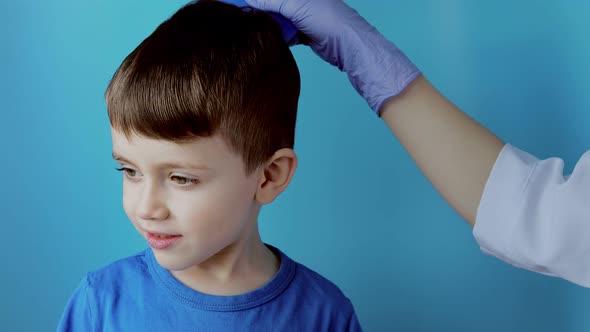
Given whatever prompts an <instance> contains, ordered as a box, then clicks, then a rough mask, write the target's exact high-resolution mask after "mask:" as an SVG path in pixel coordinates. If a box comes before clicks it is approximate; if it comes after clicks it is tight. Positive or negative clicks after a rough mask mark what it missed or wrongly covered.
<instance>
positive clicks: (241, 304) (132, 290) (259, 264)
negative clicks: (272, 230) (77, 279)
mask: <svg viewBox="0 0 590 332" xmlns="http://www.w3.org/2000/svg"><path fill="white" fill-rule="evenodd" d="M299 83H300V82H299V72H298V69H297V66H296V63H295V61H294V59H293V56H292V54H291V53H290V51H289V48H288V46H287V44H286V43H285V42H284V41H283V39H282V36H281V30H280V28H279V26H278V24H277V23H276V22H275V21H273V19H272V18H271V17H270V16H269V15H268V14H266V13H262V12H254V11H250V10H242V9H240V8H238V7H235V6H232V5H228V4H224V3H219V2H216V1H205V0H203V1H198V2H193V3H190V4H188V5H187V6H185V7H183V8H182V9H180V10H179V11H178V12H177V13H176V14H175V15H173V16H172V17H171V18H170V19H169V20H167V21H165V22H164V23H162V24H161V25H160V26H159V27H158V28H157V29H156V30H155V31H154V32H153V33H152V34H151V35H150V36H149V37H148V38H147V39H145V40H144V41H143V42H142V43H141V44H140V45H139V46H138V47H137V48H136V49H135V50H134V51H133V52H132V53H131V54H130V55H129V56H128V57H127V58H126V59H125V60H124V61H123V63H122V64H121V66H120V67H119V69H118V70H117V72H116V73H115V75H114V77H113V79H112V81H111V83H110V85H109V87H108V89H107V92H106V101H107V109H108V114H109V119H110V123H111V130H112V141H113V157H114V159H115V160H116V161H117V162H119V163H120V164H121V168H120V169H119V170H120V171H122V172H123V206H124V209H125V212H126V213H127V215H128V217H129V219H130V220H131V222H132V223H133V225H134V226H135V228H136V229H137V231H138V232H139V233H140V234H141V235H142V236H144V237H145V238H146V240H147V242H148V244H149V246H150V247H151V248H150V249H147V250H145V251H143V252H141V253H139V254H137V255H135V256H132V257H129V258H126V259H123V260H120V261H117V262H115V263H112V264H111V265H108V266H107V267H105V268H103V269H100V270H98V271H95V272H92V273H89V274H88V275H87V276H86V278H85V279H84V280H83V281H82V282H81V284H80V286H79V287H78V289H77V290H76V291H75V293H74V294H73V296H72V298H71V299H70V301H69V303H68V305H67V307H66V309H65V312H64V314H63V317H62V320H61V322H60V324H59V327H58V330H59V331H298V332H299V331H360V330H361V327H360V325H359V322H358V320H357V317H356V315H355V312H354V309H353V306H352V305H351V303H350V301H349V300H348V299H347V298H346V297H345V296H344V295H343V294H342V292H341V291H340V290H339V289H338V288H337V287H336V286H335V285H334V284H332V283H331V282H330V281H328V280H326V279H325V278H323V277H321V276H320V275H318V274H317V273H315V272H313V271H311V270H309V269H308V268H306V267H304V266H303V265H300V264H298V263H296V262H294V261H293V260H291V259H290V258H289V257H287V256H286V255H285V254H284V253H282V252H281V251H280V250H279V249H277V248H274V247H272V246H269V245H265V244H264V243H263V242H262V240H261V239H260V235H259V232H258V227H257V217H258V213H259V211H260V208H261V206H262V205H264V204H268V203H270V202H272V201H273V200H274V199H275V198H276V197H277V196H278V195H279V194H280V193H281V192H282V191H283V190H284V189H285V188H286V187H287V186H288V184H289V181H290V180H291V178H292V176H293V173H294V171H295V168H296V165H297V158H296V155H295V153H294V152H293V150H292V148H293V140H294V129H295V119H296V111H297V102H298V98H299Z"/></svg>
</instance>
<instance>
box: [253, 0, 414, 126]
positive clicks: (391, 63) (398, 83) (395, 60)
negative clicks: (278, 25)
mask: <svg viewBox="0 0 590 332" xmlns="http://www.w3.org/2000/svg"><path fill="white" fill-rule="evenodd" d="M245 1H246V2H247V3H248V4H249V5H250V6H252V7H254V8H257V9H260V10H265V11H269V12H276V13H279V14H281V15H283V16H284V17H286V18H288V19H289V20H291V22H293V24H294V25H295V27H297V29H299V31H301V32H302V33H303V34H305V35H306V36H307V37H308V38H309V39H310V40H309V45H310V46H311V48H312V50H313V51H314V52H315V53H316V54H318V55H319V56H320V57H321V58H322V59H324V60H326V61H327V62H329V63H331V64H332V65H334V66H337V67H338V68H339V69H340V70H342V71H344V72H345V73H347V74H348V78H349V79H350V82H351V83H352V85H353V86H354V88H355V89H356V90H357V91H358V92H359V93H360V94H361V96H363V98H365V100H366V101H367V102H368V103H369V106H371V108H372V109H373V111H375V113H377V114H378V115H379V111H380V108H381V105H382V104H383V102H384V101H385V100H386V99H387V98H389V97H392V96H395V95H397V94H399V93H400V92H401V91H402V90H403V89H404V88H405V87H406V86H407V85H408V84H409V83H410V82H412V81H413V80H414V79H415V78H416V77H418V76H419V75H420V74H421V72H420V70H419V69H418V68H417V67H416V66H415V65H414V64H413V63H412V62H411V61H410V60H409V59H408V58H407V57H406V56H405V54H404V53H403V52H402V51H401V50H400V49H398V48H397V47H396V46H395V45H394V44H393V43H392V42H390V41H388V40H387V39H385V37H383V35H382V34H381V33H379V31H377V29H375V28H374V27H373V26H371V25H370V24H369V23H368V22H367V21H366V20H365V19H364V18H362V17H361V16H360V15H359V14H358V13H357V12H356V11H355V10H354V9H352V8H350V7H349V6H348V5H346V4H345V3H344V2H343V1H342V0H245Z"/></svg>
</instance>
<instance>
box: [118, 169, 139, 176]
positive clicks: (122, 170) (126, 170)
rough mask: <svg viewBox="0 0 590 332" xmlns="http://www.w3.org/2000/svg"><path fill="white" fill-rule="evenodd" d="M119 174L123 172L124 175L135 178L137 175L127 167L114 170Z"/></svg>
mask: <svg viewBox="0 0 590 332" xmlns="http://www.w3.org/2000/svg"><path fill="white" fill-rule="evenodd" d="M116 170H117V171H119V172H124V173H125V175H127V176H129V177H135V176H136V175H137V171H136V170H133V169H131V168H127V167H121V168H116Z"/></svg>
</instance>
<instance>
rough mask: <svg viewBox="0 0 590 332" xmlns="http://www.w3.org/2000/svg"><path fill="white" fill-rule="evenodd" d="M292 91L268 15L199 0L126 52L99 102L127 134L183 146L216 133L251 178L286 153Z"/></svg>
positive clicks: (291, 69)
mask: <svg viewBox="0 0 590 332" xmlns="http://www.w3.org/2000/svg"><path fill="white" fill-rule="evenodd" d="M299 86H300V79H299V72H298V69H297V65H296V63H295V60H294V59H293V56H292V54H291V52H290V50H289V48H288V46H287V45H286V43H285V42H284V41H283V39H282V34H281V30H280V27H279V25H278V24H277V23H276V22H275V21H274V20H273V19H272V18H271V17H270V15H268V14H266V13H263V12H256V11H251V10H246V9H241V8H238V7H235V6H232V5H228V4H225V3H221V2H217V1H205V0H202V1H197V2H192V3H190V4H188V5H187V6H185V7H184V8H181V9H180V10H179V11H178V12H177V13H176V14H174V15H173V16H172V17H171V18H170V19H169V20H167V21H165V22H164V23H162V24H161V25H160V26H159V27H158V28H157V29H156V31H154V32H153V33H152V34H151V35H150V36H149V37H148V38H146V39H145V40H144V41H143V42H142V43H141V44H140V45H139V46H138V47H137V48H136V49H135V50H134V51H133V52H131V54H129V56H127V58H126V59H125V60H124V61H123V63H122V64H121V66H120V67H119V69H118V70H117V72H116V73H115V75H114V77H113V79H112V81H111V83H110V85H109V87H108V89H107V91H106V101H107V109H108V114H109V118H110V122H111V125H112V127H113V129H115V130H118V131H120V132H122V133H124V134H126V135H129V134H138V135H140V136H144V137H148V138H156V139H165V140H169V141H177V142H183V141H187V140H192V139H194V138H196V137H209V136H213V135H215V134H220V135H221V136H222V137H223V138H224V139H225V141H226V143H227V144H228V146H229V147H230V148H231V149H232V150H233V151H235V152H236V153H238V154H240V155H241V156H242V158H243V159H244V163H245V168H246V173H247V174H250V173H251V172H252V171H253V170H254V169H255V168H257V167H258V166H260V165H261V164H262V163H264V162H265V161H267V160H268V158H270V157H271V156H272V155H273V154H274V153H275V152H276V151H277V150H279V149H281V148H293V144H294V135H295V119H296V114H297V101H298V98H299Z"/></svg>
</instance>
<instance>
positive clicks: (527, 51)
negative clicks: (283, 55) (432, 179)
mask: <svg viewBox="0 0 590 332" xmlns="http://www.w3.org/2000/svg"><path fill="white" fill-rule="evenodd" d="M183 3H184V1H138V0H125V1H117V0H104V1H81V0H76V1H74V0H52V1H40V0H39V1H30V0H19V1H7V0H1V2H0V50H1V51H0V94H1V95H0V96H1V101H2V103H1V104H0V111H1V113H0V114H1V115H2V117H1V119H0V135H1V136H0V151H1V153H2V157H1V158H2V162H1V164H0V167H1V171H0V183H1V186H0V196H1V197H0V198H1V199H0V207H1V210H0V211H1V213H2V215H1V220H2V221H1V228H0V231H1V232H2V236H1V239H0V255H2V257H0V258H1V259H2V263H3V264H2V273H0V291H1V293H0V294H1V295H0V326H1V327H2V328H1V329H2V330H5V331H17V330H18V331H50V330H54V329H55V326H56V324H57V322H58V320H59V317H60V315H61V312H62V309H63V307H64V305H65V303H66V301H67V299H68V297H69V296H70V294H71V292H72V291H73V289H74V288H75V287H76V286H77V284H78V282H79V280H80V279H81V278H82V277H83V275H84V273H86V272H87V271H90V270H94V269H97V268H99V267H101V266H103V265H105V264H107V263H108V262H111V261H113V260H115V259H117V258H121V257H124V256H127V255H130V254H132V253H134V252H136V251H139V250H140V249H142V248H144V247H145V243H144V241H143V240H142V238H141V237H140V236H139V235H137V234H136V232H135V230H134V229H133V228H132V226H131V225H130V223H129V222H128V220H127V218H126V216H125V214H124V212H123V209H122V204H121V184H120V174H118V173H116V172H115V171H114V169H113V168H114V166H115V164H114V162H113V161H112V160H111V157H110V153H111V145H110V144H111V143H110V136H109V126H108V119H107V116H106V111H105V105H104V101H103V92H104V89H105V88H106V85H107V83H108V81H109V79H110V77H111V75H112V74H113V72H114V71H115V69H116V68H117V66H118V65H119V63H120V62H121V60H122V59H123V58H124V57H125V56H126V55H127V54H128V53H129V52H130V51H131V50H132V49H133V48H134V47H135V46H136V45H137V44H138V43H139V42H141V41H142V40H143V39H144V38H145V37H146V36H147V35H148V34H150V33H151V32H152V31H153V29H154V28H155V27H156V26H157V25H158V24H159V23H160V22H161V21H163V20H164V19H165V18H167V17H168V16H169V15H170V14H172V13H173V12H174V11H175V10H176V9H178V8H179V7H180V5H181V4H183ZM349 3H350V4H351V5H352V6H353V7H355V8H357V9H358V10H359V12H360V13H361V14H362V15H363V16H365V17H366V18H367V19H368V20H369V21H370V22H372V23H373V24H374V25H375V26H377V27H378V28H379V29H380V30H381V31H382V32H383V33H384V34H385V35H386V36H387V37H388V38H390V39H392V40H393V41H395V42H396V44H397V45H398V46H399V47H400V48H402V49H403V50H404V51H405V52H406V53H407V54H408V56H409V57H410V58H411V59H412V60H413V61H414V62H415V63H416V64H417V65H418V66H419V67H420V68H421V69H422V70H423V71H424V72H425V74H426V75H427V76H428V77H429V79H430V80H431V81H432V82H433V83H434V84H435V85H436V86H437V87H438V88H439V89H440V90H441V91H442V92H443V93H444V94H445V95H446V96H447V97H449V99H451V100H452V101H454V102H455V103H456V104H457V105H458V106H460V107H461V108H462V109H464V110H465V111H466V112H467V113H469V114H470V115H471V116H473V117H474V118H476V119H477V120H478V121H481V122H482V123H483V124H484V125H485V126H487V127H488V128H490V129H492V130H493V131H494V132H495V133H497V134H498V135H499V136H501V137H502V138H503V139H505V140H506V141H508V142H511V143H512V144H514V145H516V146H518V147H520V148H523V149H525V150H528V151H529V152H531V153H533V154H536V155H537V156H539V157H542V158H546V157H550V156H555V155H557V156H560V157H562V158H564V159H565V160H566V163H567V169H568V170H571V169H572V166H573V165H574V163H575V161H576V160H577V158H579V157H580V156H581V154H582V153H583V152H584V151H585V150H587V149H590V130H589V124H590V115H589V113H588V110H590V93H588V92H587V90H588V89H589V88H590V82H589V81H588V77H590V39H589V37H588V33H589V32H590V17H589V16H588V15H589V13H590V3H589V2H587V1H585V0H565V1H547V0H541V1H538V0H535V1H534V0H517V1H515V0H510V1H509V0H497V1H493V2H483V1H471V0H462V1H460V0H450V1H444V2H443V1H439V0H413V1H387V2H385V1H376V0H375V1H361V0H354V1H352V0H351V1H349ZM293 52H294V54H295V56H296V59H297V61H298V63H299V66H300V70H301V74H302V96H301V102H300V111H299V122H298V129H297V143H296V151H297V153H298V155H299V157H300V167H299V169H298V171H297V173H296V176H295V178H294V181H293V182H292V185H291V186H290V188H289V189H288V190H287V191H286V192H285V193H284V194H283V195H282V196H281V197H280V199H279V200H278V201H276V203H274V204H272V205H271V206H268V207H267V208H265V209H264V211H263V213H262V215H261V217H260V223H261V231H262V235H263V238H264V239H265V241H267V242H269V243H271V244H274V245H277V246H279V247H280V248H282V249H283V250H284V251H285V252H286V253H288V254H289V255H291V256H292V257H293V258H294V259H296V260H299V261H300V262H302V263H304V264H306V265H308V266H309V267H311V268H312V269H315V270H317V271H318V272H320V273H322V274H323V275H325V276H326V277H328V278H330V279H331V280H333V281H334V282H336V283H337V284H338V285H339V286H340V287H341V288H342V289H343V290H344V291H345V293H346V294H347V295H348V296H349V297H350V298H351V299H352V301H353V303H354V304H355V307H356V309H357V312H358V315H359V317H360V319H361V321H362V323H363V324H364V327H365V329H366V330H367V331H393V330H399V331H537V332H540V331H588V330H590V315H588V314H587V313H588V311H589V310H590V292H589V291H588V290H587V289H584V288H582V287H579V286H575V285H573V284H568V283H567V282H565V281H562V280H558V279H555V278H550V277H545V276H541V275H536V274H534V273H531V272H528V271H524V270H518V269H515V268H513V267H511V266H509V265H507V264H504V263H502V262H500V261H498V260H496V259H494V258H492V257H488V256H485V255H484V254H482V253H480V251H479V248H478V246H477V245H476V243H475V241H474V239H473V237H472V234H471V229H470V227H468V226H467V224H466V223H465V222H464V221H463V220H462V219H461V218H460V217H459V216H458V215H457V214H456V213H455V212H454V211H453V210H452V209H451V208H450V207H449V206H447V205H446V203H445V202H444V201H443V199H442V198H441V197H440V196H439V195H438V194H437V193H436V191H435V190H434V189H433V188H432V187H431V186H430V185H429V183H428V182H427V180H426V179H425V178H424V176H423V175H422V174H421V173H420V172H419V171H418V169H417V168H416V167H415V165H414V163H413V162H412V161H411V159H410V158H409V157H408V155H407V154H406V152H405V151H404V150H403V148H402V147H401V146H400V144H399V143H398V142H397V141H396V140H395V139H394V137H393V135H392V134H391V133H390V132H389V131H388V129H387V128H386V127H385V125H384V124H383V122H382V121H380V120H379V119H378V118H377V117H375V116H374V115H373V114H372V113H371V111H370V110H369V108H368V106H367V105H366V104H365V102H364V101H363V100H362V99H361V98H360V97H359V96H358V95H357V94H356V93H355V92H354V90H353V89H352V87H351V86H350V85H349V83H348V80H347V79H346V77H345V75H343V74H342V73H340V72H338V70H337V69H335V68H332V67H331V66H329V65H328V64H326V63H324V62H323V61H321V60H320V59H319V58H317V57H316V56H315V55H314V54H313V53H312V52H311V51H310V50H308V49H307V48H305V47H301V46H300V47H296V48H294V49H293Z"/></svg>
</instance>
